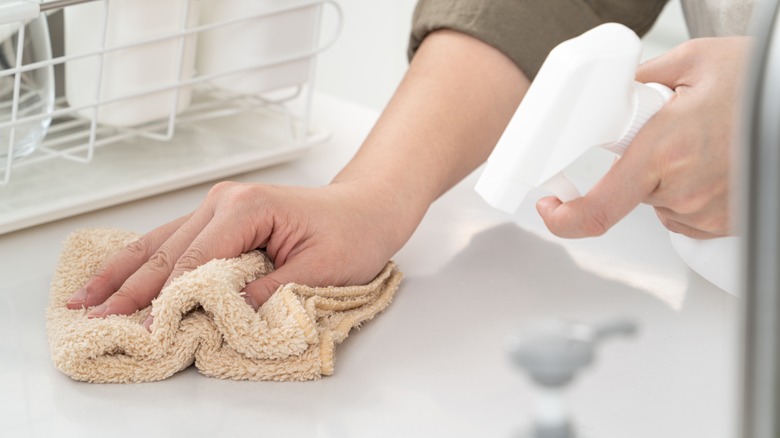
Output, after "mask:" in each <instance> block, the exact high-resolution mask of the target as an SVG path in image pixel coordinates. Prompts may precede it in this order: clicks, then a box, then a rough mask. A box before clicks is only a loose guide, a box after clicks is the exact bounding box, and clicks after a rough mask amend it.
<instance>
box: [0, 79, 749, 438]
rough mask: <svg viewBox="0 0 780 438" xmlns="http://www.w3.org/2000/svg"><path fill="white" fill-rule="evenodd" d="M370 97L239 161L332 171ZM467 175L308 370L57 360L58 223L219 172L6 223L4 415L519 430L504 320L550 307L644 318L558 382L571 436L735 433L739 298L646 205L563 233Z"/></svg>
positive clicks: (478, 432)
mask: <svg viewBox="0 0 780 438" xmlns="http://www.w3.org/2000/svg"><path fill="white" fill-rule="evenodd" d="M376 117H377V113H376V112H375V111H372V110H369V109H366V108H363V107H360V106H357V105H355V104H352V103H349V102H346V101H343V100H340V99H337V98H334V97H330V96H327V95H322V94H319V95H317V96H315V101H314V113H313V118H314V120H315V121H316V122H317V123H318V124H319V125H321V126H325V127H327V128H328V129H329V130H330V131H331V133H332V136H331V138H330V139H329V140H328V141H327V142H326V143H324V144H321V145H317V146H315V147H314V148H313V149H312V150H311V151H309V152H308V153H307V154H305V155H304V156H303V157H301V158H298V159H296V160H294V161H291V162H288V163H285V164H281V165H276V166H274V167H270V168H266V169H261V170H258V171H254V172H251V173H246V174H242V175H238V176H236V177H235V178H233V180H237V181H245V182H259V183H274V184H293V185H321V184H325V183H327V182H328V181H329V180H330V178H332V176H333V175H334V174H335V173H336V172H337V171H338V170H339V169H340V168H341V166H343V165H344V163H346V162H347V160H348V159H349V158H350V157H351V155H352V154H353V153H354V151H355V150H356V148H357V147H358V146H359V145H360V142H361V141H362V140H363V138H364V137H365V136H366V134H367V133H368V131H369V129H370V128H371V126H372V124H373V122H374V121H375V119H376ZM589 166H590V165H581V166H580V167H581V168H582V169H583V170H582V172H583V175H585V174H587V173H588V172H593V169H592V168H591V167H589ZM85 169H86V168H85ZM476 177H477V173H475V174H474V175H471V176H470V177H469V178H467V179H465V180H464V181H463V182H461V183H460V184H459V185H458V186H456V187H455V188H454V189H453V190H452V191H450V192H449V193H447V194H446V195H444V196H443V197H441V198H440V199H439V200H438V201H437V202H436V203H435V204H434V205H433V206H432V207H431V209H430V210H429V212H428V215H427V216H426V217H425V219H424V221H423V222H422V224H421V225H420V227H419V228H418V229H417V231H416V233H415V234H414V236H413V237H412V239H411V240H410V241H409V242H408V244H407V245H406V246H405V247H404V248H403V249H402V250H401V251H400V252H399V253H398V254H397V255H396V256H395V257H394V259H395V260H396V261H397V263H398V265H399V266H400V268H401V270H402V271H403V272H404V273H405V275H406V277H405V279H404V281H403V283H402V285H401V287H400V289H399V291H398V293H397V295H396V297H395V300H394V303H393V304H392V305H391V306H390V307H389V308H388V309H387V310H386V311H385V312H384V313H383V314H381V315H379V317H377V318H376V319H374V320H372V321H370V322H368V323H366V324H365V325H364V326H363V327H362V328H361V329H360V330H359V331H355V332H353V333H351V335H350V337H349V338H348V339H347V340H346V341H345V342H344V343H343V344H341V345H340V346H339V347H337V350H336V359H337V360H336V368H335V374H334V375H332V376H330V377H325V378H323V379H322V380H319V381H312V382H304V383H280V382H261V383H256V382H234V381H222V380H217V379H213V378H207V377H204V376H202V375H200V374H198V372H197V370H195V369H194V368H192V367H191V368H189V369H187V370H185V371H183V372H181V373H178V374H176V375H174V376H173V377H171V378H169V379H167V380H165V381H162V382H157V383H147V384H134V385H99V384H87V383H81V382H76V381H73V380H71V379H70V378H69V377H67V376H66V375H64V374H62V373H61V372H59V371H58V370H57V369H55V368H54V366H53V365H52V363H51V359H50V356H49V351H48V345H47V340H46V331H45V320H44V308H45V306H46V303H47V295H48V290H49V283H50V281H51V277H52V273H53V270H54V267H55V265H56V262H57V257H58V254H59V252H60V250H61V247H62V242H63V240H64V239H65V238H66V236H67V235H68V234H69V233H70V232H71V231H73V230H75V229H77V228H81V227H97V226H99V227H119V228H125V229H130V230H134V231H139V232H145V231H148V230H150V229H152V228H154V227H155V226H157V225H159V224H162V223H164V222H166V221H168V220H170V219H172V218H174V217H177V216H180V215H182V214H185V213H187V212H189V211H191V210H192V209H194V208H195V207H196V206H197V205H198V203H199V202H200V200H201V199H202V198H203V196H204V195H205V194H206V192H207V191H208V189H209V187H210V186H211V184H202V185H198V186H194V187H190V188H187V189H183V190H178V191H175V192H171V193H168V194H164V195H159V196H155V197H151V198H146V199H143V200H140V201H135V202H131V203H127V204H123V205H120V206H116V207H112V208H107V209H103V210H99V211H96V212H92V213H87V214H83V215H79V216H75V217H71V218H68V219H63V220H60V221H57V222H53V223H48V224H45V225H40V226H37V227H33V228H28V229H24V230H21V231H16V232H13V233H10V234H6V235H3V236H0V279H2V281H1V282H0V333H2V336H1V337H0V435H1V436H4V437H53V436H57V437H71V436H72V437H76V436H78V437H91V436H116V437H138V436H187V437H201V436H203V437H206V436H209V437H210V436H230V437H239V436H286V437H396V436H407V437H411V436H420V437H435V436H447V437H473V436H496V437H508V436H521V435H518V434H521V433H522V431H523V430H524V428H525V427H526V426H527V425H528V423H529V421H530V419H531V413H532V407H533V403H534V400H535V397H534V394H535V393H534V387H533V385H532V384H531V382H530V381H529V379H528V378H527V377H526V376H525V375H524V374H522V373H521V372H520V371H519V370H517V369H516V368H514V366H513V365H512V364H511V363H510V361H509V360H508V356H507V354H506V352H505V350H504V349H503V346H502V342H503V340H504V338H505V337H506V336H507V335H509V334H510V333H512V332H513V331H515V330H516V329H517V328H518V327H520V326H522V325H524V324H528V323H529V322H533V321H539V320H545V319H550V318H556V319H566V320H573V321H579V322H583V323H598V322H601V321H605V320H607V319H609V318H613V317H628V318H632V319H634V320H636V321H637V323H638V324H639V326H640V330H639V333H638V334H637V335H636V336H635V337H634V338H630V339H615V340H610V341H609V342H606V343H605V344H604V345H603V346H602V347H601V348H600V349H599V352H598V356H597V360H596V363H595V364H594V365H593V366H592V367H590V368H589V369H587V370H586V371H584V372H582V373H581V375H579V376H578V377H577V379H576V380H575V381H574V383H573V384H572V385H571V386H570V387H569V388H568V390H567V391H566V400H567V402H568V403H569V407H570V409H571V412H572V415H573V416H574V418H575V421H576V424H577V427H578V430H579V432H580V436H582V437H586V438H607V437H614V438H625V437H632V438H642V437H647V438H658V437H665V438H673V437H686V438H687V437H694V436H695V437H708V438H720V437H728V436H732V434H733V432H734V431H735V423H736V421H735V419H736V416H735V412H736V408H737V406H738V400H737V395H738V391H737V377H738V367H737V363H738V362H737V356H738V354H739V348H738V344H737V341H738V337H739V300H738V299H737V298H735V297H733V296H731V295H729V294H727V293H726V292H724V291H722V290H720V289H718V288H716V287H715V286H713V285H711V284H710V283H708V282H707V281H706V280H704V279H702V278H701V277H699V276H698V275H696V274H695V273H693V272H692V271H690V270H689V269H688V268H687V266H686V265H685V264H684V263H683V262H682V261H681V260H680V258H679V257H678V256H677V254H676V253H675V252H674V250H673V249H672V247H671V245H670V243H669V235H668V233H667V231H666V230H665V229H664V228H663V227H662V226H661V225H660V224H659V223H658V221H657V219H656V218H655V215H654V213H653V212H652V210H651V209H650V208H649V207H646V206H642V207H640V208H638V209H637V210H635V211H634V212H633V213H631V214H630V215H629V216H628V217H627V218H626V219H625V220H624V221H622V222H621V223H620V224H618V225H617V226H616V227H614V228H613V229H612V230H610V231H609V232H608V233H607V234H606V235H604V236H602V237H600V238H595V239H581V240H563V239H558V238H556V237H554V236H553V235H551V234H550V233H549V232H548V231H547V230H546V229H545V228H544V225H543V223H542V221H541V219H539V217H538V216H537V214H536V212H535V209H534V205H533V204H534V200H535V199H538V198H539V197H540V196H542V195H543V192H541V191H540V192H538V193H537V192H532V194H531V196H530V198H531V199H529V200H526V202H525V203H524V204H523V206H522V207H521V209H520V211H519V212H518V213H516V214H515V215H511V216H510V215H506V214H504V213H502V212H499V211H497V210H493V209H491V208H490V207H489V206H487V204H485V203H484V202H483V201H482V200H481V199H480V198H479V197H478V195H477V194H476V193H475V192H474V190H473V186H474V184H475V182H476ZM0 196H2V195H1V194H0Z"/></svg>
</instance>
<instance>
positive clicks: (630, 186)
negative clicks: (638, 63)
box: [536, 120, 659, 238]
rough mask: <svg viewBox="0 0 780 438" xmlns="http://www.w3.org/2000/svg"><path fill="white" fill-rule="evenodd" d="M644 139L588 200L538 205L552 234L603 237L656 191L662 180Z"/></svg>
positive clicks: (546, 201) (551, 200) (550, 199)
mask: <svg viewBox="0 0 780 438" xmlns="http://www.w3.org/2000/svg"><path fill="white" fill-rule="evenodd" d="M650 123H652V120H651V121H650V122H648V125H650ZM640 135H641V132H640ZM640 135H637V138H636V139H635V141H634V144H633V145H632V146H631V147H630V148H629V150H628V151H626V154H625V155H624V156H623V158H622V159H620V160H618V161H617V162H616V163H615V164H614V165H613V166H612V168H611V169H610V170H609V172H607V174H606V175H604V177H602V179H601V180H600V181H599V182H598V183H596V185H595V186H593V188H592V189H591V190H590V191H589V192H588V193H587V194H586V195H585V196H583V197H581V198H578V199H575V200H572V201H569V202H566V203H562V202H561V201H560V200H558V199H556V198H554V197H548V198H542V199H540V200H539V202H537V204H536V209H537V211H538V212H539V215H540V216H541V217H542V219H543V220H544V223H545V225H546V226H547V228H548V229H549V230H550V231H551V232H552V233H554V234H555V235H557V236H560V237H567V238H577V237H591V236H600V235H602V234H604V233H606V232H607V230H609V229H610V228H611V227H612V226H613V225H614V224H615V223H617V222H618V221H619V220H620V219H622V218H623V217H624V216H626V215H627V214H628V213H629V212H631V210H633V209H634V208H635V207H636V206H637V205H639V203H641V202H642V201H643V200H644V199H645V198H646V197H647V196H648V195H649V194H650V193H652V192H653V191H654V190H655V188H656V187H657V186H658V183H659V176H658V174H657V172H654V171H652V169H648V164H649V163H650V161H649V158H648V157H649V156H650V154H649V152H646V151H645V149H649V148H645V147H643V145H642V142H643V140H642V139H641V138H640Z"/></svg>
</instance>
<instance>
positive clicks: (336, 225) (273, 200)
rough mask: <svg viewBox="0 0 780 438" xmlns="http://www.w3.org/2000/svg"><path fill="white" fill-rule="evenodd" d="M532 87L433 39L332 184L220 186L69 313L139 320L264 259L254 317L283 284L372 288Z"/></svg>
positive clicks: (255, 287)
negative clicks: (227, 268) (199, 282)
mask: <svg viewBox="0 0 780 438" xmlns="http://www.w3.org/2000/svg"><path fill="white" fill-rule="evenodd" d="M527 87H528V80H527V79H526V78H525V76H524V75H523V74H522V72H521V71H520V70H519V69H518V68H517V67H516V66H515V64H513V63H512V62H511V61H510V60H509V59H508V58H507V57H506V56H504V55H503V54H501V53H500V52H499V51H497V50H496V49H494V48H492V47H491V46H489V45H487V44H485V43H482V42H480V41H479V40H477V39H475V38H472V37H469V36H466V35H464V34H460V33H456V32H452V31H437V32H434V33H432V34H431V35H429V36H428V37H427V38H426V39H425V41H424V42H423V44H422V46H421V47H420V49H419V51H418V52H417V54H416V56H415V57H414V59H413V61H412V63H411V65H410V68H409V71H408V73H407V74H406V76H405V78H404V80H403V82H402V83H401V85H400V86H399V88H398V90H397V92H396V93H395V95H394V97H393V98H392V100H391V102H390V103H389V104H388V106H387V108H386V109H385V111H384V112H383V113H382V115H381V117H380V119H379V121H378V122H377V124H376V126H375V127H374V129H373V130H372V131H371V133H370V134H369V136H368V137H367V139H366V140H365V142H364V144H363V146H362V147H361V149H360V150H359V152H358V153H357V154H356V156H355V157H354V159H353V160H351V161H350V162H349V164H348V165H347V166H346V167H345V168H344V169H343V170H342V171H341V172H340V173H339V174H338V175H337V176H336V178H335V179H334V180H333V182H332V183H331V184H329V185H327V186H324V187H317V188H300V187H279V186H266V185H259V184H237V183H222V184H218V185H217V186H215V187H214V189H212V190H211V191H210V192H209V195H208V196H207V197H206V199H205V200H204V202H203V203H202V204H201V205H200V206H199V207H198V208H197V209H196V210H195V211H193V212H192V213H191V214H189V215H187V216H185V217H182V218H179V219H177V220H175V221H172V222H171V223H169V224H166V225H163V226H161V227H159V228H157V229H155V230H153V231H151V232H150V233H148V234H146V235H145V236H143V237H142V238H141V239H139V241H137V242H135V243H134V244H131V245H130V246H128V247H127V248H125V249H124V250H122V251H120V252H119V253H117V254H116V255H115V256H114V257H113V258H112V259H110V260H109V261H107V262H106V263H105V264H104V265H103V266H102V267H101V268H100V269H99V271H98V272H97V274H96V275H95V276H94V277H92V278H91V279H90V280H89V281H88V282H87V283H86V284H85V286H84V288H83V289H81V290H80V291H77V292H76V293H75V294H74V296H73V297H72V298H71V300H70V301H69V302H68V307H69V308H81V307H90V306H98V307H96V308H95V309H93V310H92V311H90V313H89V315H90V316H93V317H102V316H105V315H108V314H129V313H132V312H134V311H135V310H137V309H139V308H142V307H145V306H147V305H149V303H151V300H152V299H153V298H155V297H156V296H157V295H158V294H159V292H160V289H161V288H162V287H163V285H164V284H166V282H168V281H170V280H171V279H173V278H175V277H176V276H178V275H181V274H182V273H184V272H186V271H189V270H192V269H195V268H196V267H197V266H199V265H201V264H203V263H205V262H207V261H209V260H211V259H214V258H225V257H235V256H237V255H239V254H241V253H243V252H246V251H249V250H252V249H255V248H258V247H263V248H265V249H266V250H267V251H268V253H269V255H270V256H271V258H272V259H273V260H274V264H275V266H276V268H277V270H276V271H275V272H274V273H272V274H271V275H268V276H266V277H264V278H262V279H260V280H258V281H255V282H253V283H251V284H249V285H247V287H246V292H247V297H248V298H247V301H248V302H249V303H250V304H251V305H253V306H255V307H257V306H258V305H260V304H262V303H263V302H264V301H265V300H267V299H268V297H269V296H270V295H271V294H272V293H273V292H274V291H275V290H276V288H277V287H278V286H279V284H281V283H287V282H298V283H303V284H309V285H313V286H324V285H345V284H358V283H366V282H368V281H370V280H371V279H372V278H373V277H374V276H375V275H376V274H377V273H378V272H379V271H380V270H381V268H382V267H383V265H384V263H385V262H386V261H387V259H389V258H390V257H392V255H393V254H395V252H396V251H398V249H400V247H401V246H403V244H404V243H405V242H406V241H407V240H408V239H409V237H410V236H411V234H412V232H413V231H414V229H415V228H416V227H417V225H418V224H419V222H420V220H421V219H422V217H423V215H424V213H425V211H426V210H427V208H428V206H429V205H430V203H431V202H432V201H433V200H435V199H436V198H437V197H438V196H440V195H441V194H442V193H444V192H445V191H447V189H449V188H450V187H452V186H453V185H454V184H455V183H457V182H458V181H459V180H461V179H462V178H463V177H465V176H466V175H467V174H468V173H469V172H471V171H472V170H474V169H475V168H476V167H477V166H478V165H479V164H480V163H481V162H482V161H484V160H485V159H486V157H487V156H488V155H489V153H490V151H491V150H492V148H493V146H494V145H495V143H496V142H497V141H498V138H499V136H500V135H501V132H502V131H503V129H504V127H505V126H506V124H507V123H508V121H509V119H510V117H511V115H512V113H513V112H514V109H515V108H516V107H517V105H518V103H519V102H520V99H521V98H522V96H523V95H524V93H525V91H526V89H527ZM333 260H339V261H340V263H341V264H340V265H339V266H334V265H333Z"/></svg>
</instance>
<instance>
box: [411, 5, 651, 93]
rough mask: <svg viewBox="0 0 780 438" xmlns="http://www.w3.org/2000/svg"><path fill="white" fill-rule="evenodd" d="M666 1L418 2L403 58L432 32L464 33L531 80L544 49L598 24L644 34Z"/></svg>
mask: <svg viewBox="0 0 780 438" xmlns="http://www.w3.org/2000/svg"><path fill="white" fill-rule="evenodd" d="M665 3H666V0H419V1H418V3H417V7H416V8H415V11H414V17H413V22H412V33H411V36H410V39H409V59H411V58H412V57H413V56H414V53H415V51H416V50H417V48H418V47H419V46H420V44H421V43H422V40H423V39H424V38H425V37H426V35H428V34H429V33H430V32H433V31H435V30H438V29H452V30H456V31H459V32H463V33H466V34H468V35H471V36H473V37H476V38H479V39H480V40H482V41H484V42H486V43H488V44H490V45H491V46H493V47H495V48H497V49H498V50H500V51H501V52H503V53H504V54H506V55H507V56H509V58H511V59H512V60H513V61H514V62H515V64H517V66H518V67H520V69H521V70H523V72H524V73H525V74H526V75H527V76H528V77H529V78H530V79H533V78H534V77H535V76H536V73H537V72H538V71H539V68H540V67H541V66H542V62H544V59H545V58H546V57H547V54H548V53H549V52H550V50H552V49H553V47H555V46H556V45H558V43H560V42H562V41H564V40H567V39H570V38H573V37H575V36H577V35H580V34H581V33H583V32H585V31H587V30H589V29H591V28H593V27H596V26H598V25H599V24H601V23H606V22H617V23H622V24H624V25H626V26H628V27H630V28H631V29H633V30H634V31H635V32H636V33H637V34H639V35H640V36H641V35H644V34H645V33H646V32H647V31H648V30H650V27H651V26H652V25H653V22H655V19H656V18H657V17H658V14H660V13H661V10H662V9H663V7H664V4H665Z"/></svg>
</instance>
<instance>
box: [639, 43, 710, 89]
mask: <svg viewBox="0 0 780 438" xmlns="http://www.w3.org/2000/svg"><path fill="white" fill-rule="evenodd" d="M700 43H701V42H700V41H690V42H687V43H684V44H681V45H679V46H677V47H675V48H674V49H672V50H670V51H669V52H667V53H665V54H664V55H662V56H659V57H657V58H653V59H651V60H649V61H647V62H644V63H642V64H641V65H640V66H639V68H637V72H636V80H637V81H639V82H644V83H647V82H658V83H661V84H664V85H666V86H668V87H670V88H672V89H675V88H676V87H678V86H680V85H686V84H687V82H688V78H686V77H685V75H686V74H687V72H690V71H691V68H690V67H691V65H692V64H693V63H694V62H695V57H694V53H693V52H694V51H693V50H692V49H691V46H692V45H695V44H700Z"/></svg>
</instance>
